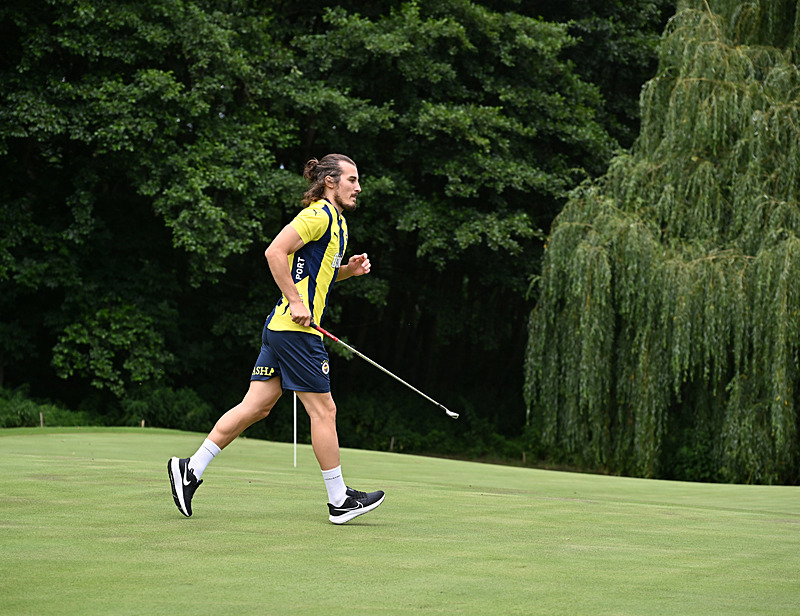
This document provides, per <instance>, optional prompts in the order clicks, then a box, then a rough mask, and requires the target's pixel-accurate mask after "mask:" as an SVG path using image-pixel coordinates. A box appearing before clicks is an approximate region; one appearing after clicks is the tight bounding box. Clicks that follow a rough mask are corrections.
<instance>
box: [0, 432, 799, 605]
mask: <svg viewBox="0 0 800 616" xmlns="http://www.w3.org/2000/svg"><path fill="white" fill-rule="evenodd" d="M202 438H203V435H199V434H189V433H181V432H174V431H167V430H154V429H47V428H45V429H19V430H0V614H4V615H5V614H13V615H23V614H36V615H46V614H58V615H68V614H81V615H89V614H103V615H108V614H147V615H150V614H153V615H154V614H168V615H170V616H176V615H182V614H187V615H204V614H209V615H211V614H218V615H229V614H324V615H330V614H366V615H369V614H565V615H580V614H587V615H588V614H590V615H592V616H597V615H601V614H631V615H637V616H638V615H645V614H657V615H668V614H680V615H687V614H714V615H731V614H747V615H753V614H768V615H771V616H774V615H778V614H799V613H800V574H799V573H798V572H800V490H798V488H796V487H780V486H777V487H769V486H737V485H708V484H690V483H678V482H663V481H648V480H640V479H630V478H620V477H604V476H593V475H581V474H573V473H561V472H553V471H540V470H532V469H524V468H516V467H503V466H492V465H483V464H476V463H467V462H458V461H452V460H442V459H434V458H424V457H417V456H408V455H401V454H391V453H382V452H369V451H356V450H344V451H343V452H342V461H343V469H344V473H345V480H346V481H347V483H348V484H349V485H351V486H353V487H355V488H358V489H361V490H374V489H383V490H385V491H386V493H387V496H386V501H385V502H384V504H383V505H382V506H381V507H380V508H378V509H377V510H376V511H375V512H372V513H370V514H367V515H365V516H362V517H360V518H357V519H356V520H354V521H352V522H351V523H349V524H347V525H344V526H334V525H332V524H330V523H329V522H328V520H327V507H326V506H325V502H326V495H325V488H324V486H323V483H322V479H321V475H320V472H319V469H318V467H317V464H316V461H315V459H314V456H313V452H312V451H311V448H310V447H308V446H302V445H301V446H300V447H299V448H298V464H297V468H294V467H293V463H292V445H291V444H283V443H270V442H265V441H258V440H248V439H239V440H238V441H237V442H236V443H234V444H233V445H232V446H231V447H229V448H228V449H227V450H226V451H224V452H223V453H222V454H221V455H220V456H219V457H218V458H217V459H216V460H215V461H214V462H213V464H212V465H211V466H210V467H209V469H208V470H207V471H206V474H205V475H204V477H203V478H204V480H205V483H204V484H203V485H202V486H201V487H200V489H199V490H198V492H197V495H196V497H195V500H194V516H193V517H192V518H184V517H183V516H181V515H180V514H179V513H178V510H177V509H176V508H175V506H174V504H173V502H172V496H171V494H170V488H169V480H168V479H167V474H166V463H167V459H168V458H169V457H170V456H172V455H180V456H183V457H186V456H188V455H190V454H191V453H193V452H194V450H195V449H196V448H197V446H198V445H199V444H200V442H201V441H202Z"/></svg>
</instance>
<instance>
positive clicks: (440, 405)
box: [311, 321, 458, 419]
mask: <svg viewBox="0 0 800 616" xmlns="http://www.w3.org/2000/svg"><path fill="white" fill-rule="evenodd" d="M311 327H313V328H314V329H316V330H317V331H318V332H319V333H320V334H322V335H323V336H327V337H328V338H330V339H331V340H333V341H334V342H338V343H339V344H341V345H342V346H343V347H344V348H346V349H347V350H348V351H350V352H351V353H355V354H356V355H358V356H359V357H360V358H361V359H363V360H365V361H368V362H369V363H371V364H372V365H373V366H375V367H376V368H378V369H379V370H382V371H383V372H385V373H386V374H388V375H389V376H390V377H392V378H394V379H396V380H397V381H400V382H401V383H402V384H403V385H405V386H406V387H408V388H409V389H411V390H413V391H415V392H417V393H418V394H419V395H420V396H422V397H423V398H425V399H426V400H427V401H428V402H432V403H433V404H435V405H436V406H438V407H441V408H442V410H444V412H445V413H447V415H448V416H449V417H452V418H453V419H458V413H454V412H453V411H451V410H449V409H447V408H446V407H445V406H444V405H443V404H439V403H438V402H436V400H434V399H433V398H431V397H430V396H426V395H425V394H423V393H422V392H421V391H420V390H419V389H417V388H416V387H414V386H412V385H409V384H408V383H406V382H405V381H404V380H403V379H401V378H400V377H399V376H397V375H396V374H392V373H391V372H389V371H388V370H387V369H386V368H384V367H383V366H381V365H380V364H378V363H376V362H374V361H372V360H371V359H370V358H369V357H367V356H366V355H364V354H363V353H361V352H359V351H357V350H356V349H354V348H353V347H351V346H350V345H349V344H347V343H346V342H342V341H341V340H339V339H338V338H337V337H336V336H334V335H333V334H332V333H330V332H329V331H327V330H324V329H322V328H321V327H320V326H319V325H317V324H316V323H314V321H311Z"/></svg>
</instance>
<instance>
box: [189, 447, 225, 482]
mask: <svg viewBox="0 0 800 616" xmlns="http://www.w3.org/2000/svg"><path fill="white" fill-rule="evenodd" d="M220 451H222V450H221V449H220V448H219V447H217V446H216V445H215V444H214V442H213V441H210V440H208V439H206V440H204V441H203V444H202V445H200V449H198V450H197V451H196V452H195V454H194V455H193V456H192V457H191V458H189V464H188V465H187V466H188V467H189V468H190V469H192V471H193V472H194V476H195V477H197V479H200V477H201V476H202V475H203V472H204V471H205V470H206V467H207V466H208V465H209V464H210V463H211V460H213V459H214V458H215V457H216V456H217V454H218V453H219V452H220Z"/></svg>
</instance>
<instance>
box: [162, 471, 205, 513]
mask: <svg viewBox="0 0 800 616" xmlns="http://www.w3.org/2000/svg"><path fill="white" fill-rule="evenodd" d="M167 474H168V475H169V482H170V484H172V498H173V499H174V500H175V505H176V506H177V507H178V509H179V510H180V512H181V513H182V514H183V515H185V516H186V517H187V518H188V517H190V516H191V515H192V497H193V496H194V493H195V490H197V488H199V487H200V484H201V483H203V480H202V479H201V480H199V481H198V480H197V478H196V477H195V476H194V473H193V472H192V469H190V468H189V458H170V460H169V462H167Z"/></svg>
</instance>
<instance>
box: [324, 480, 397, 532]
mask: <svg viewBox="0 0 800 616" xmlns="http://www.w3.org/2000/svg"><path fill="white" fill-rule="evenodd" d="M385 497H386V495H385V494H384V493H383V492H382V491H381V490H378V491H377V492H359V491H358V490H353V489H352V488H347V498H345V499H344V502H343V503H342V504H341V505H339V506H338V507H336V506H334V505H331V504H330V503H328V510H329V511H330V516H328V519H329V520H330V521H331V522H333V523H334V524H344V523H345V522H349V521H350V520H352V519H353V518H355V517H358V516H360V515H363V514H365V513H367V512H369V511H372V510H373V509H375V507H377V506H378V505H380V504H381V503H382V502H383V499H384V498H385Z"/></svg>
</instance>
